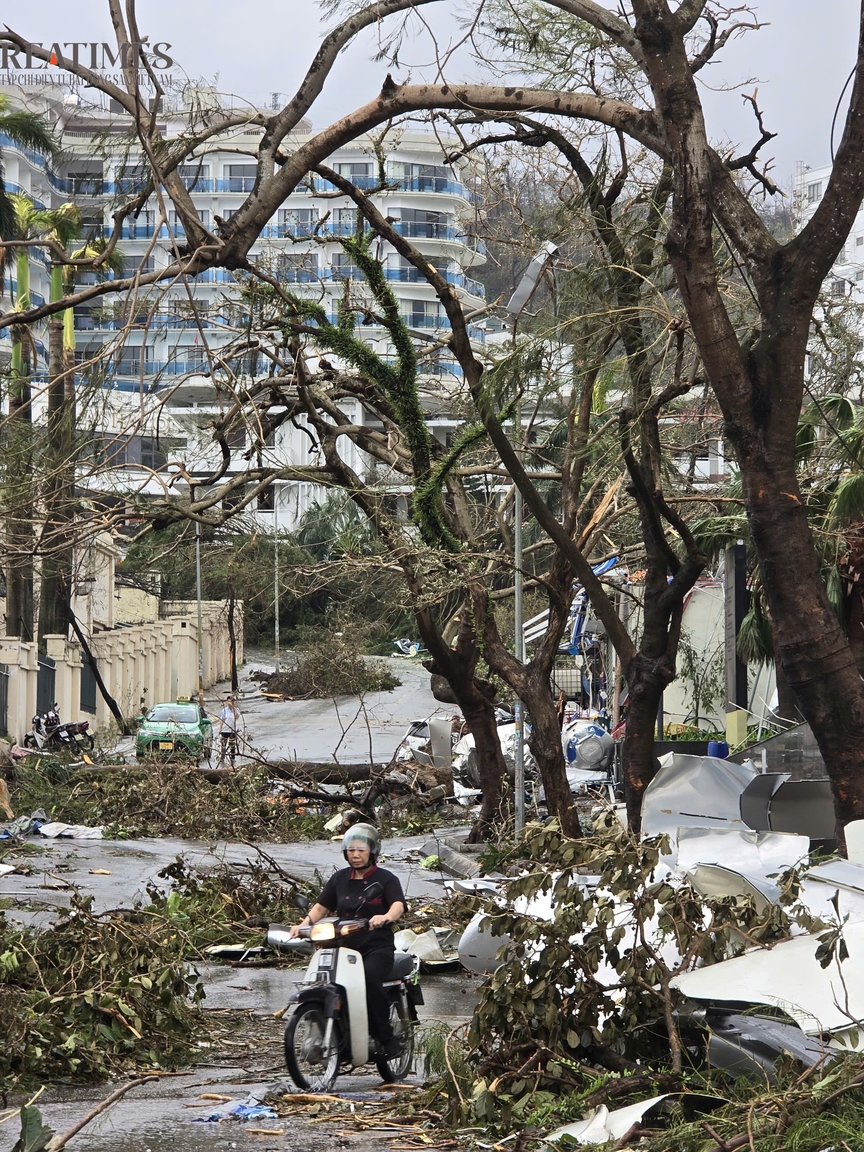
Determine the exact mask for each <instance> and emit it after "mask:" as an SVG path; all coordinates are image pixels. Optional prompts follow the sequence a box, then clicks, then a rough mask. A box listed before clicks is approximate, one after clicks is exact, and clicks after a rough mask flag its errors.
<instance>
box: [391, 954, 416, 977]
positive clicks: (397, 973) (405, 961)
mask: <svg viewBox="0 0 864 1152" xmlns="http://www.w3.org/2000/svg"><path fill="white" fill-rule="evenodd" d="M413 969H414V957H413V956H412V955H411V954H410V953H409V952H396V953H394V955H393V967H392V968H391V969H390V975H389V977H388V980H402V979H404V978H405V977H406V976H409V975H410V974H411V972H412V971H413Z"/></svg>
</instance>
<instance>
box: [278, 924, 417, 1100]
mask: <svg viewBox="0 0 864 1152" xmlns="http://www.w3.org/2000/svg"><path fill="white" fill-rule="evenodd" d="M366 927H368V921H367V920H339V919H337V918H336V917H326V918H324V919H321V920H318V921H317V922H316V923H315V924H310V925H305V926H304V927H302V928H301V929H300V934H299V936H297V937H293V938H289V936H288V932H289V930H288V929H287V928H282V927H279V926H277V925H272V926H271V928H270V931H269V932H268V934H267V942H268V944H270V945H271V946H273V947H276V948H279V949H281V950H285V951H288V950H290V949H292V948H293V947H295V946H296V945H297V944H298V943H300V942H301V941H305V940H311V941H312V942H313V944H315V945H316V946H317V947H316V951H315V954H314V956H313V957H312V960H311V961H310V963H309V967H308V968H307V970H306V976H305V979H304V980H303V981H302V983H300V984H299V985H298V989H297V991H296V992H295V993H294V995H293V996H292V998H291V1003H292V1004H293V1005H294V1007H293V1010H292V1012H291V1016H290V1017H289V1020H288V1026H287V1028H286V1029H285V1063H286V1065H287V1067H288V1073H289V1075H290V1076H291V1079H292V1080H293V1081H294V1083H295V1084H296V1085H297V1087H298V1088H300V1089H301V1091H304V1092H329V1090H330V1089H331V1088H332V1087H333V1082H334V1081H335V1079H336V1077H337V1075H338V1074H339V1071H340V1069H342V1068H349V1067H350V1068H359V1067H361V1066H362V1065H363V1064H366V1063H367V1062H368V1061H369V1059H370V1058H371V1059H372V1060H374V1062H375V1064H376V1066H377V1068H378V1072H379V1073H380V1075H381V1079H382V1080H386V1081H388V1082H392V1081H394V1080H401V1079H402V1078H403V1077H404V1076H406V1075H407V1074H408V1072H409V1070H410V1068H411V1062H412V1060H413V1058H414V1024H415V1023H416V1021H417V1005H418V1004H422V1003H423V994H422V992H421V990H420V985H419V984H418V982H417V973H418V970H419V965H420V962H419V960H418V959H417V958H416V957H415V956H411V955H409V954H408V953H407V952H396V954H395V956H394V959H393V968H392V970H391V973H390V979H389V980H387V981H386V982H385V984H384V987H385V989H386V991H387V995H388V997H389V999H390V1023H391V1025H392V1028H393V1034H394V1036H396V1037H397V1039H398V1040H399V1051H398V1053H397V1055H396V1056H394V1057H392V1058H390V1059H388V1058H387V1056H385V1054H384V1052H383V1051H382V1050H381V1048H380V1046H379V1045H378V1043H377V1042H376V1041H374V1040H372V1039H371V1038H370V1036H369V1026H368V1019H367V1015H366V978H365V971H364V968H363V957H362V956H361V954H360V953H359V952H356V951H355V950H354V949H353V948H351V947H350V946H349V945H348V944H347V941H346V938H350V935H351V933H352V932H359V931H361V930H362V929H364V928H366Z"/></svg>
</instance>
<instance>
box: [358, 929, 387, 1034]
mask: <svg viewBox="0 0 864 1152" xmlns="http://www.w3.org/2000/svg"><path fill="white" fill-rule="evenodd" d="M349 939H350V938H349ZM393 951H394V950H393V949H392V948H387V947H383V948H370V950H369V951H368V952H364V953H363V967H364V968H365V970H366V1012H367V1014H368V1016H369V1035H370V1036H372V1037H373V1039H375V1040H377V1041H378V1043H379V1044H386V1043H387V1041H388V1040H389V1039H390V1038H391V1037H392V1035H393V1029H392V1028H391V1026H390V1000H389V998H388V996H387V991H386V989H385V988H384V981H385V980H386V979H387V978H388V977H389V975H390V971H391V969H392V968H393Z"/></svg>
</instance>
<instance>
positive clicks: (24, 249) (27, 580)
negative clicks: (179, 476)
mask: <svg viewBox="0 0 864 1152" xmlns="http://www.w3.org/2000/svg"><path fill="white" fill-rule="evenodd" d="M0 126H2V120H0ZM3 195H4V197H5V199H6V201H7V202H8V204H9V205H11V208H12V212H13V216H14V229H13V231H14V234H15V237H16V239H18V240H28V241H38V240H44V239H47V238H51V239H57V238H60V237H63V236H67V237H68V235H69V233H70V232H71V233H72V234H74V231H76V230H78V228H79V227H80V214H79V213H78V210H77V208H75V207H74V205H71V204H70V205H63V206H62V207H60V208H58V209H45V208H37V207H36V205H35V204H34V203H33V201H32V200H31V199H30V198H29V196H25V195H24V194H23V193H20V192H18V193H13V194H11V195H9V194H8V193H6V192H5V190H4V194H3ZM31 247H32V245H21V246H19V247H17V248H16V249H15V252H16V255H15V269H16V284H15V309H16V311H18V312H25V311H26V310H27V309H28V308H29V307H30V248H31ZM55 283H56V284H58V285H59V287H60V294H61V295H62V279H60V278H59V277H55V276H54V275H53V274H52V290H53V288H54V285H55ZM33 348H34V345H33V341H32V338H31V337H30V335H29V332H28V330H27V329H26V328H25V327H23V326H22V325H15V326H14V327H13V329H12V369H11V374H10V380H9V419H8V424H7V435H8V441H7V453H6V485H5V494H4V495H5V500H6V506H7V519H6V540H7V546H8V550H9V566H8V572H7V578H6V632H7V635H9V636H20V637H21V639H22V640H32V639H33V624H34V620H33V615H34V613H33V457H32V452H33V413H32V408H31V401H32V393H31V388H30V368H31V358H30V352H31V351H32V350H33Z"/></svg>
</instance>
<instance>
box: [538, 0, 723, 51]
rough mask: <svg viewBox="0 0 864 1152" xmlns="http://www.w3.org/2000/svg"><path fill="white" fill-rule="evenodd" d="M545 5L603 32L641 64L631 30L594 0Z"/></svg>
mask: <svg viewBox="0 0 864 1152" xmlns="http://www.w3.org/2000/svg"><path fill="white" fill-rule="evenodd" d="M545 3H547V4H548V5H549V6H550V8H560V9H561V11H562V12H569V13H570V14H571V15H572V16H578V17H579V19H580V20H584V21H585V23H586V24H590V25H591V27H592V28H596V29H597V31H598V32H603V33H604V35H606V36H608V37H609V39H610V40H611V41H612V42H613V43H614V44H617V45H618V47H619V48H623V49H624V50H625V51H626V52H628V53H629V54H630V55H631V56H632V57H633V59H634V60H635V61H636V63H637V64H642V63H643V61H644V57H643V55H642V45H641V44H640V43H639V41H638V39H637V38H636V35H635V33H634V32H633V29H632V28H631V27H630V25H629V24H628V23H627V21H626V20H622V19H621V17H620V16H616V15H614V13H612V12H610V11H609V9H608V8H604V7H602V5H600V4H595V3H594V0H545ZM703 3H704V0H703Z"/></svg>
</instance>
